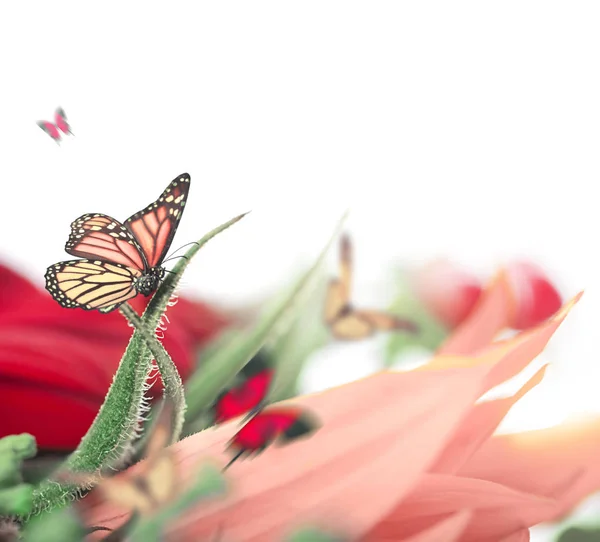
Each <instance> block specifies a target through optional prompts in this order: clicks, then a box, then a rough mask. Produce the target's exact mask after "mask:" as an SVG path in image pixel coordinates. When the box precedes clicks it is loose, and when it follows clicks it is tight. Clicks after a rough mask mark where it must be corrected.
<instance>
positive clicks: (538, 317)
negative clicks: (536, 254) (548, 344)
mask: <svg viewBox="0 0 600 542" xmlns="http://www.w3.org/2000/svg"><path fill="white" fill-rule="evenodd" d="M506 275H507V279H508V281H509V283H510V285H511V287H512V290H513V292H514V295H515V299H516V303H517V307H516V311H515V315H514V320H513V322H512V323H511V324H512V325H511V327H513V328H515V329H527V328H529V327H531V326H535V325H537V324H539V323H540V322H542V321H544V320H545V319H546V318H549V317H550V316H551V315H552V314H553V313H554V312H556V311H557V310H558V308H559V307H560V305H561V303H562V298H561V296H560V294H559V293H558V290H557V289H556V287H555V286H554V284H552V282H551V281H550V279H549V278H548V277H547V276H546V274H545V273H544V271H543V270H542V269H541V268H540V267H539V266H537V265H535V264H533V263H531V262H524V261H519V262H513V263H511V264H509V265H508V266H507V267H506Z"/></svg>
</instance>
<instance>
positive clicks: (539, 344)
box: [414, 293, 583, 394]
mask: <svg viewBox="0 0 600 542" xmlns="http://www.w3.org/2000/svg"><path fill="white" fill-rule="evenodd" d="M582 294H583V293H579V294H577V295H576V296H575V297H574V298H573V299H571V300H570V301H569V302H568V303H565V304H564V305H563V307H562V308H561V309H560V310H559V311H558V312H557V313H556V314H555V315H554V316H553V317H552V318H550V319H549V320H547V321H546V322H544V323H542V324H540V325H539V326H537V327H535V328H533V329H530V330H528V331H524V332H522V333H519V334H518V335H516V336H514V337H512V338H510V339H507V340H504V341H498V342H496V343H494V344H492V345H491V346H489V347H488V348H486V349H484V350H480V351H479V352H477V353H476V355H473V356H456V355H437V356H436V357H435V358H433V359H432V360H431V361H430V362H429V363H427V364H426V365H423V366H421V367H418V368H417V369H415V371H414V372H419V371H431V370H437V369H443V368H449V367H472V366H478V365H479V366H484V365H490V363H493V367H492V368H491V370H490V371H489V374H488V375H487V378H486V381H485V385H484V389H483V390H482V392H481V393H482V394H483V393H485V392H487V391H489V390H490V389H492V388H493V387H495V386H498V385H499V384H502V382H505V381H506V380H508V379H510V378H512V377H514V376H515V375H517V374H519V373H520V372H521V371H522V370H523V369H524V368H525V367H526V366H527V365H528V364H529V363H530V362H531V360H533V359H534V358H535V357H536V356H538V355H539V354H540V353H541V352H542V351H543V350H544V348H545V347H546V344H547V343H548V341H549V340H550V338H551V337H552V335H553V334H554V332H555V331H556V329H557V328H558V326H560V324H561V323H562V322H563V320H564V319H565V318H566V316H567V314H568V313H569V311H570V310H571V309H572V308H573V307H574V306H575V304H576V303H577V302H578V301H579V299H580V298H581V296H582ZM499 360H501V363H498V361H499Z"/></svg>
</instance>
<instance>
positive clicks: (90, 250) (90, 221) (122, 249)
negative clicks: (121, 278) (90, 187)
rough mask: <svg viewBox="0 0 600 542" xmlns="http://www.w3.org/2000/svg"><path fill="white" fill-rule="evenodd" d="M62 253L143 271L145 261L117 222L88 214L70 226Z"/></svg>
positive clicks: (135, 242) (134, 241)
mask: <svg viewBox="0 0 600 542" xmlns="http://www.w3.org/2000/svg"><path fill="white" fill-rule="evenodd" d="M65 250H66V251H67V252H68V253H69V254H71V255H72V256H77V257H79V258H90V259H100V260H104V261H107V262H112V263H118V264H121V265H125V266H127V267H132V268H134V269H137V270H139V271H140V272H144V271H145V270H147V268H148V262H147V261H146V258H145V256H144V253H143V252H142V248H141V247H140V245H139V244H138V242H137V241H136V239H135V238H134V237H133V235H131V232H130V231H129V230H128V229H127V228H126V227H125V226H123V224H121V223H120V222H119V221H118V220H115V219H114V218H111V217H110V216H107V215H103V214H100V213H88V214H85V215H82V216H80V217H79V218H78V219H77V220H74V221H73V222H72V223H71V234H70V235H69V239H68V241H67V244H66V246H65Z"/></svg>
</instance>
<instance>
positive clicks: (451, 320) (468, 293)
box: [412, 260, 562, 330]
mask: <svg viewBox="0 0 600 542" xmlns="http://www.w3.org/2000/svg"><path fill="white" fill-rule="evenodd" d="M504 272H505V273H506V277H507V279H508V283H509V285H510V289H511V294H512V295H511V297H512V300H513V312H512V316H511V321H510V322H507V323H506V324H507V327H510V328H513V329H518V330H523V329H528V328H530V327H533V326H536V325H538V324H540V323H541V322H543V321H544V320H546V319H547V318H549V317H550V316H551V315H552V314H554V313H555V312H556V311H557V310H558V309H559V308H560V306H561V304H562V298H561V295H560V293H559V292H558V290H557V289H556V287H555V286H554V284H553V283H552V281H551V280H550V279H549V278H548V276H547V275H546V274H545V273H544V271H542V269H541V268H539V267H538V266H536V265H534V264H533V263H531V262H525V261H514V262H511V263H509V264H508V265H507V266H506V267H505V268H504ZM412 280H413V285H414V288H415V291H416V293H417V295H418V296H419V298H420V299H421V300H422V301H423V303H424V304H425V305H426V306H427V308H428V309H429V310H430V311H431V312H432V313H433V314H434V315H435V317H436V318H437V319H439V320H440V321H441V322H442V323H443V324H444V325H445V326H446V327H447V328H448V329H450V330H453V329H455V328H456V327H458V326H459V325H460V324H462V323H463V322H464V321H465V319H466V318H467V317H468V316H469V315H470V314H471V313H472V311H473V308H474V307H475V305H476V304H477V303H478V302H479V301H480V298H481V293H482V291H483V284H482V282H481V281H480V280H479V279H478V278H477V277H476V276H474V275H472V274H470V273H468V272H467V271H465V270H464V269H461V268H459V267H458V266H456V265H454V264H452V263H451V262H449V261H446V260H437V261H434V262H431V263H430V264H428V265H427V266H425V267H423V268H421V269H419V270H418V271H417V272H415V273H414V275H413V279H412Z"/></svg>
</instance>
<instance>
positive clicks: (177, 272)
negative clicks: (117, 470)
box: [33, 213, 247, 514]
mask: <svg viewBox="0 0 600 542" xmlns="http://www.w3.org/2000/svg"><path fill="white" fill-rule="evenodd" d="M246 214H247V213H244V214H242V215H239V216H237V217H235V218H233V219H231V220H229V221H227V222H225V223H224V224H221V225H220V226H218V227H217V228H215V229H213V230H212V231H210V232H209V233H207V234H206V235H205V236H204V237H203V238H202V239H200V241H198V243H197V244H195V245H194V246H192V247H191V248H190V249H189V250H188V251H187V252H186V254H185V258H182V259H180V260H179V262H177V264H176V265H175V266H174V267H173V270H172V271H171V273H169V275H168V276H167V277H166V278H165V280H164V281H163V282H162V284H161V285H160V287H159V288H158V290H157V291H156V293H155V294H154V296H153V298H152V299H151V300H150V303H148V306H147V307H146V310H145V311H144V314H143V315H142V320H143V321H144V324H145V325H146V326H147V327H148V328H149V329H156V326H157V325H158V324H159V321H160V319H161V317H162V315H163V314H164V313H165V311H166V309H167V305H168V304H169V300H170V299H171V297H172V295H173V293H174V291H175V289H176V288H177V284H178V282H179V279H180V278H181V275H182V274H183V272H184V270H185V269H186V267H187V266H188V264H189V262H190V260H191V258H192V257H193V256H194V255H195V254H196V253H197V252H198V251H199V250H200V248H202V246H204V245H205V244H206V243H207V242H208V241H210V240H211V239H212V238H213V237H215V236H216V235H218V234H219V233H221V232H222V231H224V230H226V229H227V228H229V227H230V226H232V225H233V224H235V223H236V222H238V221H239V220H241V219H242V218H243V217H244V216H245V215H246ZM151 360H152V354H151V352H150V350H149V349H148V346H147V345H146V341H145V340H144V339H143V337H142V335H141V333H140V332H139V331H135V332H134V333H133V335H132V337H131V339H130V341H129V344H128V345H127V349H126V350H125V354H124V355H123V357H122V358H121V362H120V363H119V367H118V369H117V372H116V374H115V376H114V378H113V382H112V384H111V386H110V388H109V390H108V393H107V395H106V397H105V399H104V404H103V405H102V407H101V408H100V411H99V412H98V414H97V415H96V419H95V420H94V423H93V424H92V425H91V427H90V428H89V429H88V432H87V433H86V435H85V436H84V437H83V439H82V440H81V442H80V443H79V446H78V447H77V449H76V450H75V451H74V452H73V453H72V454H71V455H70V456H69V457H68V458H67V459H66V461H65V463H64V464H63V465H62V466H61V470H63V469H64V470H68V471H71V472H96V471H98V470H99V469H101V468H102V467H104V466H106V465H107V464H110V463H111V462H114V461H115V460H118V459H119V458H120V456H121V454H122V453H123V451H124V450H126V449H127V447H128V446H131V442H132V440H133V439H134V438H135V437H136V436H137V430H138V427H139V421H140V415H141V414H142V413H143V411H144V410H145V409H146V408H147V405H146V404H145V401H144V394H145V391H146V389H147V377H148V372H149V371H150V368H151ZM75 495H77V488H76V487H74V486H72V485H68V484H63V483H58V482H56V481H51V480H47V481H45V482H43V483H42V484H40V485H39V486H38V488H37V489H36V491H35V494H34V500H33V514H38V513H40V512H41V511H44V510H51V509H54V508H60V507H63V506H65V505H66V504H68V503H69V502H71V500H72V499H73V497H74V496H75Z"/></svg>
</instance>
